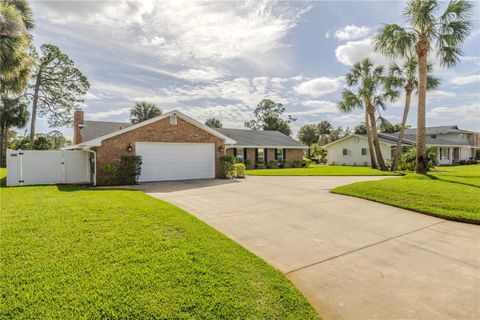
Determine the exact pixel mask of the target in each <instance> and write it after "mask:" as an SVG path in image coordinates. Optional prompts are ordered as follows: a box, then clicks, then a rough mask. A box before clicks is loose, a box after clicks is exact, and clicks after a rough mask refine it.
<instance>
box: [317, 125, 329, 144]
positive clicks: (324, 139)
mask: <svg viewBox="0 0 480 320" xmlns="http://www.w3.org/2000/svg"><path fill="white" fill-rule="evenodd" d="M331 130H332V124H331V123H330V122H328V121H327V120H322V121H320V123H319V124H318V134H319V136H320V145H321V146H323V145H324V144H326V143H328V135H329V134H330V131H331Z"/></svg>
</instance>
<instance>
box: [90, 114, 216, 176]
mask: <svg viewBox="0 0 480 320" xmlns="http://www.w3.org/2000/svg"><path fill="white" fill-rule="evenodd" d="M135 142H180V143H181V142H186V143H214V144H215V152H216V154H215V175H216V176H217V177H219V176H220V175H221V163H220V157H222V156H223V155H224V151H219V149H220V148H221V147H222V148H223V147H224V142H223V140H222V139H220V138H218V137H216V136H214V135H212V134H211V133H209V132H207V131H205V130H202V129H200V128H198V127H197V126H194V125H192V124H190V123H189V122H187V121H185V120H183V119H181V118H180V117H177V125H171V124H170V119H169V118H166V119H163V120H160V121H156V122H154V123H151V124H149V125H146V126H143V127H140V128H138V129H134V130H131V131H128V132H126V133H124V134H121V135H118V136H115V137H112V138H109V139H106V140H104V141H103V142H102V146H100V147H98V148H96V152H97V168H98V174H97V180H98V181H100V177H101V176H102V166H103V165H105V164H118V163H120V158H121V156H122V155H135ZM129 144H131V146H132V152H131V153H128V151H127V147H128V145H129ZM193 156H194V155H192V157H193Z"/></svg>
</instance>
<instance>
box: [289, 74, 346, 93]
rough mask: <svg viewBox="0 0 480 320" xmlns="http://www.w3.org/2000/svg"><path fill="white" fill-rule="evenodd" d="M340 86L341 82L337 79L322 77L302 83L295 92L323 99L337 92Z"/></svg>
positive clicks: (295, 88)
mask: <svg viewBox="0 0 480 320" xmlns="http://www.w3.org/2000/svg"><path fill="white" fill-rule="evenodd" d="M340 85H341V84H340V81H338V80H337V79H335V78H328V77H320V78H315V79H312V80H307V81H305V82H302V83H300V84H299V85H298V86H296V87H294V90H295V91H296V92H297V93H299V94H303V95H308V96H312V97H321V96H323V95H326V94H328V93H332V92H335V91H337V90H338V88H340Z"/></svg>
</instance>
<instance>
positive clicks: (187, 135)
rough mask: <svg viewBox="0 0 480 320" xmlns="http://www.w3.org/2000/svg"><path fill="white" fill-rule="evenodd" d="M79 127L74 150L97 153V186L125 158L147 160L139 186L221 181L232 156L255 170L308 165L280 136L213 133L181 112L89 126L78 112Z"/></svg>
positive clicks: (76, 122)
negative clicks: (224, 160)
mask: <svg viewBox="0 0 480 320" xmlns="http://www.w3.org/2000/svg"><path fill="white" fill-rule="evenodd" d="M73 127H74V130H73V133H74V134H73V143H74V145H73V146H71V147H69V149H81V150H86V151H89V152H91V153H92V155H93V156H92V162H93V163H95V166H94V167H96V168H97V173H96V176H95V178H96V180H97V181H101V180H100V178H101V177H102V175H104V174H105V173H104V167H105V165H107V164H117V163H119V162H120V158H121V156H123V155H140V156H142V172H141V175H140V178H139V181H140V182H145V181H161V180H180V179H202V178H214V177H219V176H220V175H221V166H222V164H221V160H220V159H221V157H222V156H224V155H228V154H231V155H235V156H236V157H237V159H239V160H242V161H243V160H245V159H250V160H251V161H252V163H253V165H255V163H256V162H257V161H258V159H263V160H264V161H269V160H271V159H278V160H283V159H286V160H287V161H291V162H293V161H294V160H302V158H303V150H304V149H306V148H307V147H306V146H305V145H303V144H301V143H299V142H298V141H296V140H294V139H292V138H290V137H288V136H286V135H284V134H282V133H280V132H276V131H253V130H239V129H213V128H209V127H207V126H205V125H203V124H201V123H199V122H197V121H195V120H193V119H192V118H190V117H188V116H186V115H185V114H183V113H181V112H179V111H171V112H168V113H166V114H164V115H161V116H158V117H155V118H153V119H149V120H146V121H143V122H140V123H137V124H131V123H118V122H104V121H85V120H84V114H83V111H78V110H77V111H75V114H74V125H73ZM237 139H238V140H237ZM92 171H95V170H92ZM93 175H95V173H93Z"/></svg>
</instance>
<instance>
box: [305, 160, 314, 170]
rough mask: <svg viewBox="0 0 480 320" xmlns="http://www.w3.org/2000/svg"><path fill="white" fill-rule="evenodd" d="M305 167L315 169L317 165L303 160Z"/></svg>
mask: <svg viewBox="0 0 480 320" xmlns="http://www.w3.org/2000/svg"><path fill="white" fill-rule="evenodd" d="M303 166H304V167H306V168H313V167H315V163H314V162H313V161H312V160H310V159H308V158H303Z"/></svg>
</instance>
